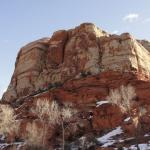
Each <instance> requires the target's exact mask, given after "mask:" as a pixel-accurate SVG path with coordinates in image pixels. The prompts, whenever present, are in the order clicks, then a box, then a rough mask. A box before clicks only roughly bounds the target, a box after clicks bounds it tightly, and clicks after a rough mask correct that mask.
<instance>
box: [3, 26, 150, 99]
mask: <svg viewBox="0 0 150 150" xmlns="http://www.w3.org/2000/svg"><path fill="white" fill-rule="evenodd" d="M140 43H141V44H140ZM145 43H146V42H142V41H141V42H138V41H137V40H136V39H134V37H132V36H131V35H130V34H128V33H124V34H121V35H120V36H119V35H111V34H109V33H106V32H105V31H102V30H101V29H99V28H97V27H96V26H95V25H94V24H90V23H86V24H81V25H80V26H78V27H76V28H75V29H71V30H68V31H65V30H60V31H57V32H55V33H54V34H53V36H52V37H51V38H44V39H40V40H37V41H35V42H32V43H29V44H27V45H26V46H24V47H22V48H21V50H20V52H19V54H18V56H17V60H16V65H15V71H14V74H13V76H12V79H11V83H10V85H9V87H8V89H7V91H6V93H5V94H4V96H3V98H2V99H3V100H5V101H14V100H16V99H18V98H21V97H24V96H26V95H29V94H32V93H34V92H35V91H38V90H39V89H44V88H47V87H48V85H50V84H55V83H64V82H66V81H67V80H70V79H75V78H80V76H81V75H82V74H90V75H96V74H100V73H104V72H108V71H112V72H113V71H117V72H119V73H127V72H132V73H134V74H136V75H137V77H139V79H142V80H149V73H150V65H149V62H150V54H149V51H148V50H149V46H148V44H147V43H146V44H145Z"/></svg>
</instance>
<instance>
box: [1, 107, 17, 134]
mask: <svg viewBox="0 0 150 150" xmlns="http://www.w3.org/2000/svg"><path fill="white" fill-rule="evenodd" d="M18 129H19V121H17V120H16V116H15V113H14V109H13V108H11V107H10V106H8V105H0V133H1V134H4V135H5V136H8V135H10V134H13V133H14V134H17V132H18Z"/></svg>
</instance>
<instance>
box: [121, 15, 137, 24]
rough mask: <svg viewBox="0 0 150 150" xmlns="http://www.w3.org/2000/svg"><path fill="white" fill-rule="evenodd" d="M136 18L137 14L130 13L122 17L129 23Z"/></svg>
mask: <svg viewBox="0 0 150 150" xmlns="http://www.w3.org/2000/svg"><path fill="white" fill-rule="evenodd" d="M138 18H139V14H136V13H130V14H128V15H126V16H124V17H123V21H126V22H130V23H131V22H134V21H136V20H138Z"/></svg>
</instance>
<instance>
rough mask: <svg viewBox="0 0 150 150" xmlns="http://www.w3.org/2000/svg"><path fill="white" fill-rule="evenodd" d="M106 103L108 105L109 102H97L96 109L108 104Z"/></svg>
mask: <svg viewBox="0 0 150 150" xmlns="http://www.w3.org/2000/svg"><path fill="white" fill-rule="evenodd" d="M108 103H109V101H99V102H96V107H99V106H101V105H103V104H108Z"/></svg>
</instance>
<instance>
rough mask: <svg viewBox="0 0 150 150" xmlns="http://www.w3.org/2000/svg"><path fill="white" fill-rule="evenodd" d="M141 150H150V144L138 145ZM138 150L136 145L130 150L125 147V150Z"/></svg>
mask: <svg viewBox="0 0 150 150" xmlns="http://www.w3.org/2000/svg"><path fill="white" fill-rule="evenodd" d="M138 146H139V149H140V150H150V144H146V143H143V144H138ZM128 149H129V150H138V149H137V147H136V145H131V146H130V147H129V148H126V147H124V148H123V150H128Z"/></svg>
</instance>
